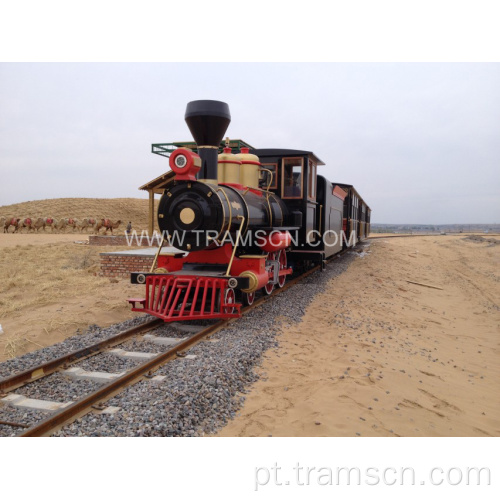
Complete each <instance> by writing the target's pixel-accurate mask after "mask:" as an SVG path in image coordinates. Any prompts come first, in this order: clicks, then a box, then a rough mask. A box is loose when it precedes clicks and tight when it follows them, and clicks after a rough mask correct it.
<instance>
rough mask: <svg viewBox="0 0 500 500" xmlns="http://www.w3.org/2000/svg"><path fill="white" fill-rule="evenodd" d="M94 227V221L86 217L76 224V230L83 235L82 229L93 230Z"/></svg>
mask: <svg viewBox="0 0 500 500" xmlns="http://www.w3.org/2000/svg"><path fill="white" fill-rule="evenodd" d="M95 225H96V220H95V219H93V218H91V217H86V218H85V219H83V220H82V222H80V223H79V224H78V226H77V227H78V229H79V230H80V232H81V233H83V230H84V229H87V228H89V227H90V228H91V229H93V228H94V226H95Z"/></svg>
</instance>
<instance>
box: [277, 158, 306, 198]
mask: <svg viewBox="0 0 500 500" xmlns="http://www.w3.org/2000/svg"><path fill="white" fill-rule="evenodd" d="M282 171H283V173H282V178H281V197H282V198H288V199H290V198H302V189H303V184H304V182H303V177H304V176H303V171H304V159H303V158H283V168H282Z"/></svg>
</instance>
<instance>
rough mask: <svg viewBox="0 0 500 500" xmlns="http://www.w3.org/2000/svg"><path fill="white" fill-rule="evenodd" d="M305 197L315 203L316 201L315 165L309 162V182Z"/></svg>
mask: <svg viewBox="0 0 500 500" xmlns="http://www.w3.org/2000/svg"><path fill="white" fill-rule="evenodd" d="M308 185H309V187H308V191H307V197H308V198H309V199H310V200H312V201H315V200H316V165H315V164H314V163H313V162H312V161H311V160H309V182H308Z"/></svg>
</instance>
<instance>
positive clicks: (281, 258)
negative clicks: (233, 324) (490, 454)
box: [129, 100, 369, 321]
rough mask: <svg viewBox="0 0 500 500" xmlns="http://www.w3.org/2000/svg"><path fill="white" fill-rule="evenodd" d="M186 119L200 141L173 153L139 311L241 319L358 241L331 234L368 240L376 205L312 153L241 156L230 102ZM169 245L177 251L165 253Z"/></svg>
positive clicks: (137, 278) (199, 106)
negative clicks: (301, 271)
mask: <svg viewBox="0 0 500 500" xmlns="http://www.w3.org/2000/svg"><path fill="white" fill-rule="evenodd" d="M185 120H186V123H187V125H188V128H189V130H190V131H191V134H192V136H193V138H194V140H195V144H194V145H193V144H189V143H185V144H180V145H179V144H178V143H177V144H176V148H175V150H173V151H172V152H171V154H170V158H169V165H170V168H171V170H172V172H173V173H174V175H175V177H174V180H173V182H172V183H171V185H169V186H168V187H167V188H166V189H165V191H164V193H163V195H162V197H161V200H160V203H159V207H158V226H159V228H160V230H161V233H162V237H163V239H162V244H161V245H160V247H159V249H158V253H157V254H156V257H155V260H154V264H153V266H152V268H151V270H150V272H149V273H132V277H131V281H132V283H137V284H144V285H145V287H146V296H145V298H144V299H129V301H130V302H131V303H132V305H133V310H135V311H141V312H147V313H149V314H152V315H154V316H157V317H160V318H162V319H164V320H165V321H177V320H185V319H211V318H231V317H238V316H239V315H240V309H241V306H242V305H243V304H246V305H249V304H252V303H253V301H254V300H255V296H256V293H264V294H271V293H272V291H273V290H274V288H275V287H282V286H283V285H284V284H285V281H286V278H287V276H288V275H290V274H291V273H292V267H293V268H299V267H303V266H307V265H313V264H314V263H321V264H323V263H324V262H325V261H326V260H327V259H328V258H329V257H331V256H332V255H334V254H335V253H338V252H339V251H340V250H341V249H342V248H344V247H345V246H349V245H353V244H355V241H353V239H352V238H350V239H349V240H347V238H346V240H345V242H343V241H341V240H340V241H333V242H332V236H331V234H330V235H329V236H327V233H334V232H335V231H338V233H339V234H340V233H341V232H344V233H345V231H348V232H350V233H352V235H354V240H357V239H363V238H364V237H366V236H367V235H368V232H369V208H368V207H367V205H366V204H365V203H364V202H363V201H362V199H361V198H360V197H359V195H357V192H356V191H355V190H354V188H353V187H352V186H349V185H345V184H343V185H337V184H332V183H330V182H328V181H327V180H326V179H324V178H323V177H322V176H318V175H317V173H316V172H317V170H316V169H317V166H318V165H322V164H323V162H321V160H319V158H317V157H316V156H315V155H314V154H313V153H312V152H310V151H303V150H290V149H262V150H258V149H254V148H250V147H241V148H240V150H239V151H234V150H233V148H231V147H230V143H228V142H226V144H224V143H223V138H224V135H225V133H226V130H227V128H228V126H229V123H230V121H231V116H230V112H229V107H228V105H227V104H226V103H223V102H219V101H210V100H202V101H193V102H190V103H188V105H187V108H186V113H185ZM358 206H359V207H360V208H359V210H358ZM361 208H362V209H363V211H362V212H361ZM361 216H362V217H363V219H364V220H363V221H362V222H361V221H360V217H361ZM164 243H167V244H168V245H169V246H170V247H171V248H174V249H176V251H175V252H170V253H163V252H162V247H163V245H164Z"/></svg>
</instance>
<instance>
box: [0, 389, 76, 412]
mask: <svg viewBox="0 0 500 500" xmlns="http://www.w3.org/2000/svg"><path fill="white" fill-rule="evenodd" d="M1 401H2V403H3V404H6V405H9V406H14V407H15V408H26V409H29V410H40V411H49V412H52V411H57V410H60V409H61V408H66V406H69V405H70V404H72V403H73V401H68V402H66V403H59V402H57V401H47V400H44V399H31V398H27V397H25V396H21V395H20V394H14V393H11V394H7V396H5V397H4V398H2V400H1Z"/></svg>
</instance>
